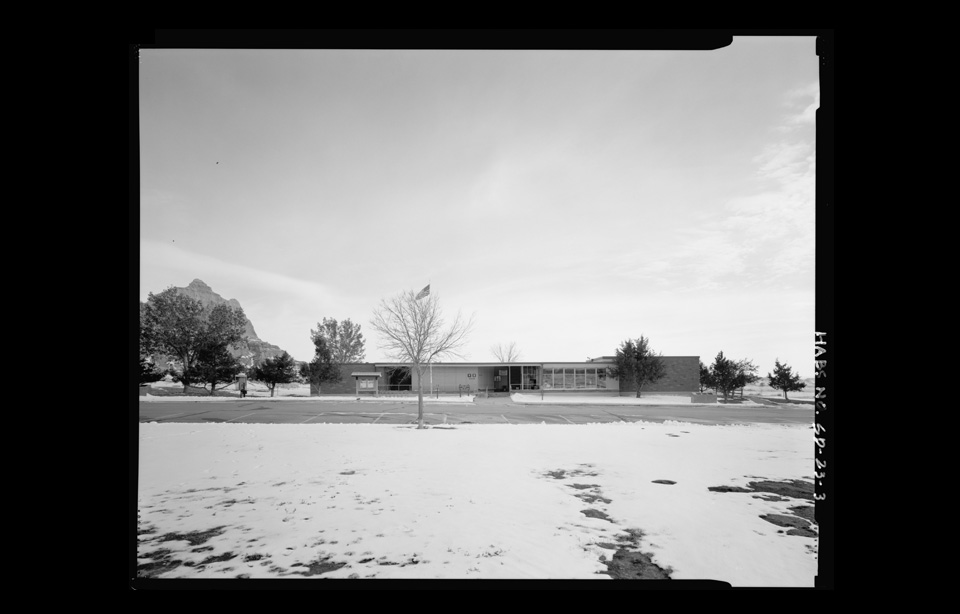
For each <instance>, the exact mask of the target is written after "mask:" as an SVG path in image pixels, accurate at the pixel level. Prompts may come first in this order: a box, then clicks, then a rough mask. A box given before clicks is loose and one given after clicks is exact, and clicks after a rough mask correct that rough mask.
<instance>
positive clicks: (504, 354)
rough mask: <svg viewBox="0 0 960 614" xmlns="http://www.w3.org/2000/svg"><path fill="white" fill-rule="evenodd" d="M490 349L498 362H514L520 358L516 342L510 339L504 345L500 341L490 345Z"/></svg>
mask: <svg viewBox="0 0 960 614" xmlns="http://www.w3.org/2000/svg"><path fill="white" fill-rule="evenodd" d="M490 351H491V352H493V355H494V357H495V358H496V359H497V361H498V362H516V361H518V360H520V350H518V349H517V342H516V341H511V342H510V345H507V346H504V345H503V344H502V343H498V344H497V345H493V346H490Z"/></svg>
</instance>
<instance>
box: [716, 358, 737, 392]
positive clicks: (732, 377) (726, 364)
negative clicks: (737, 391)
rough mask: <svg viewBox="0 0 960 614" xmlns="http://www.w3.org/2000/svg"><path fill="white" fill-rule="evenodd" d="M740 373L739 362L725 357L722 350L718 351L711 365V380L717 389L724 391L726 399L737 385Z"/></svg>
mask: <svg viewBox="0 0 960 614" xmlns="http://www.w3.org/2000/svg"><path fill="white" fill-rule="evenodd" d="M738 375H739V370H738V369H737V363H736V362H734V361H732V360H730V359H729V358H725V357H724V355H723V352H722V351H721V352H719V353H717V356H716V358H714V359H713V364H712V365H710V382H711V383H712V384H713V389H714V390H715V391H717V392H722V393H723V399H724V400H727V397H728V396H729V394H730V391H731V390H733V389H734V388H735V387H736V381H737V376H738Z"/></svg>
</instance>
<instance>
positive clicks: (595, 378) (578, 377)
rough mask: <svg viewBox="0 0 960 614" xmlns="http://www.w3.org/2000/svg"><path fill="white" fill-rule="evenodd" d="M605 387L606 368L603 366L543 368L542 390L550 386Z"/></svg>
mask: <svg viewBox="0 0 960 614" xmlns="http://www.w3.org/2000/svg"><path fill="white" fill-rule="evenodd" d="M606 387H607V370H606V368H604V367H601V368H599V369H595V368H589V369H580V368H572V369H571V368H566V369H544V370H543V388H544V390H550V389H551V388H571V389H578V388H581V389H589V388H606Z"/></svg>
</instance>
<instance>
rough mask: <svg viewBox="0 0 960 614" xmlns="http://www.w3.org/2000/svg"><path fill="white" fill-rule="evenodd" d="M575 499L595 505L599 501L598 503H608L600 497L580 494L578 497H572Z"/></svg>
mask: <svg viewBox="0 0 960 614" xmlns="http://www.w3.org/2000/svg"><path fill="white" fill-rule="evenodd" d="M574 497H576V498H577V499H580V500H581V501H583V502H584V503H595V502H597V501H599V502H600V503H610V499H607V498H605V497H601V496H600V495H591V494H587V493H580V494H579V495H574Z"/></svg>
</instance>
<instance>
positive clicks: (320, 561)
mask: <svg viewBox="0 0 960 614" xmlns="http://www.w3.org/2000/svg"><path fill="white" fill-rule="evenodd" d="M811 428H812V427H809V426H784V425H769V424H768V425H731V426H711V425H703V424H689V423H682V422H669V421H668V422H663V423H654V422H635V423H608V424H583V425H538V424H528V425H457V426H456V427H455V428H449V427H443V428H441V427H433V428H428V429H424V430H415V429H412V428H410V427H407V426H399V425H395V426H389V425H378V424H373V425H370V424H362V425H361V424H296V425H285V424H215V423H206V424H157V423H146V424H140V425H139V429H138V454H139V464H138V474H137V488H136V494H137V501H136V505H137V514H138V515H137V520H138V523H137V529H138V537H137V542H136V557H137V558H136V565H137V567H138V569H139V571H140V573H141V574H144V575H152V576H153V577H156V578H160V579H181V580H186V581H187V582H189V581H194V580H204V579H218V580H219V579H234V578H251V579H254V580H256V579H262V578H270V579H282V580H287V581H290V580H293V581H304V582H308V581H309V580H308V579H306V578H312V579H314V580H316V579H321V578H322V579H339V580H345V579H349V578H356V579H361V580H370V579H373V580H374V581H376V580H390V579H405V580H410V579H413V580H433V579H441V580H470V579H485V580H499V579H504V580H584V581H600V582H602V581H606V580H608V579H609V576H607V575H603V574H604V572H606V571H607V567H606V565H605V563H604V561H605V560H606V561H609V560H611V558H612V556H613V554H614V553H615V552H616V551H617V545H618V544H621V547H623V546H622V544H623V541H622V540H624V539H626V538H628V537H629V533H628V531H639V532H641V533H642V537H641V538H640V539H639V540H638V541H637V542H636V543H635V544H634V545H633V546H632V547H630V548H629V549H631V550H639V551H640V552H642V553H644V554H647V555H648V556H649V557H650V560H651V562H652V563H653V564H655V565H657V566H659V567H660V568H661V569H664V570H667V571H668V573H669V575H670V578H671V579H672V580H717V581H721V582H727V583H729V584H730V585H731V586H734V587H813V586H814V585H815V582H816V579H815V578H816V575H817V574H818V572H819V567H818V565H819V563H818V552H819V545H818V542H819V538H818V537H807V536H802V535H790V534H787V528H785V527H783V526H778V525H777V524H773V523H772V522H769V521H768V520H766V519H764V518H761V516H764V515H776V516H784V517H792V518H794V519H795V520H796V519H797V516H796V514H797V513H799V511H798V510H796V509H792V508H798V507H807V506H812V505H813V502H812V501H810V500H807V499H802V498H793V497H784V498H780V499H779V500H773V499H771V498H770V496H769V495H766V494H763V493H757V492H716V491H711V490H709V488H710V487H715V486H732V487H741V488H748V487H749V485H750V482H754V481H760V480H769V481H790V480H803V481H805V482H808V483H809V482H812V480H813V476H812V472H813V469H812V465H813V463H812V457H813V448H814V446H813V445H812V442H811V438H812V436H811V430H810V429H811ZM438 459H443V462H438ZM655 480H669V481H670V482H673V483H672V484H666V483H660V482H656V481H655ZM585 511H586V512H587V513H585ZM807 528H809V529H812V530H814V531H816V526H814V525H807ZM310 573H313V575H308V574H310ZM161 584H164V583H161ZM139 586H140V587H141V588H148V587H150V586H153V587H159V586H158V585H156V584H153V585H149V584H148V585H143V584H141V585H139ZM164 586H166V585H165V584H164ZM220 588H223V586H220Z"/></svg>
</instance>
